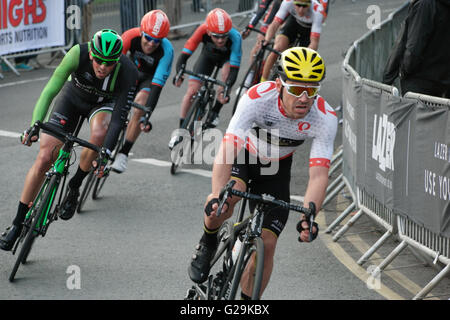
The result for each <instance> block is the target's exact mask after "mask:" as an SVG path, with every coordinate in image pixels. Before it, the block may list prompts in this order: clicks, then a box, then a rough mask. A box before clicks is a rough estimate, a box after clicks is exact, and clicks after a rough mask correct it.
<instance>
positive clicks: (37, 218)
mask: <svg viewBox="0 0 450 320" xmlns="http://www.w3.org/2000/svg"><path fill="white" fill-rule="evenodd" d="M43 188H46V189H45V191H44V192H43V193H42V192H39V194H42V197H41V198H40V199H36V200H35V201H37V202H39V203H38V204H37V205H36V206H35V207H34V209H33V211H34V212H32V213H31V215H30V217H29V218H28V219H31V223H30V226H29V227H27V226H26V223H25V226H24V228H26V229H25V231H23V234H22V235H21V238H22V239H23V238H25V240H24V241H23V244H22V247H21V248H20V251H19V255H18V256H17V259H16V262H15V264H14V267H13V270H12V271H11V274H10V275H9V281H10V282H13V281H14V278H15V276H16V273H17V270H18V269H19V266H20V264H21V263H22V264H25V263H26V260H27V258H28V255H29V254H30V252H31V248H32V246H33V243H34V241H35V239H36V237H37V236H38V235H39V229H40V228H41V227H42V226H43V224H45V223H46V221H44V220H45V215H46V214H48V213H49V212H50V210H51V207H52V204H53V200H54V196H55V194H56V191H57V189H58V177H57V176H56V175H54V176H52V177H51V178H50V181H49V182H48V184H47V185H45V184H44V186H43ZM19 241H20V240H19Z"/></svg>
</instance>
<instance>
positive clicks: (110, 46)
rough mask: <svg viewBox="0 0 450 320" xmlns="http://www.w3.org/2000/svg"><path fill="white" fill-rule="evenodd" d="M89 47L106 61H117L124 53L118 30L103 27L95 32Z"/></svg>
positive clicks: (96, 55)
mask: <svg viewBox="0 0 450 320" xmlns="http://www.w3.org/2000/svg"><path fill="white" fill-rule="evenodd" d="M89 47H90V50H91V53H92V55H94V56H95V57H97V58H100V59H102V60H105V61H117V60H119V58H120V55H121V54H122V47H123V42H122V38H121V37H120V35H119V34H118V33H117V32H116V31H114V30H111V29H103V30H100V31H98V32H96V33H95V34H94V36H93V37H92V40H91V42H90V43H89Z"/></svg>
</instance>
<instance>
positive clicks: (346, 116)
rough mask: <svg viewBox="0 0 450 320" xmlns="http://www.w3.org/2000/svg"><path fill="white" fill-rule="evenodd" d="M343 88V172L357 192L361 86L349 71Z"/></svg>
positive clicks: (346, 72) (344, 76)
mask: <svg viewBox="0 0 450 320" xmlns="http://www.w3.org/2000/svg"><path fill="white" fill-rule="evenodd" d="M343 79H344V86H343V91H342V92H343V96H342V101H343V130H342V132H343V139H342V147H343V163H342V172H343V174H344V176H345V177H346V178H347V180H348V182H349V183H350V185H351V188H352V190H354V191H356V156H357V134H356V133H357V132H356V129H357V128H356V124H357V117H358V115H359V114H360V111H359V106H360V93H361V84H359V83H357V82H356V79H355V78H354V77H353V76H352V75H351V73H349V72H348V71H347V70H344V75H343Z"/></svg>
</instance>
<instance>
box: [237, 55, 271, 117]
mask: <svg viewBox="0 0 450 320" xmlns="http://www.w3.org/2000/svg"><path fill="white" fill-rule="evenodd" d="M262 65H263V64H262V63H260V62H259V61H258V60H255V61H253V63H252V64H251V65H250V67H249V68H248V69H247V72H246V73H245V75H244V78H243V79H242V82H241V85H240V86H239V91H238V94H237V96H236V99H235V100H234V105H233V111H232V113H231V114H232V115H234V113H235V112H236V108H237V105H238V103H239V100H240V99H241V94H242V90H244V88H245V89H249V88H247V87H246V86H245V80H246V79H247V76H248V75H249V74H250V72H251V71H252V70H253V69H255V70H257V71H255V72H254V73H253V78H252V82H251V85H250V87H252V86H254V85H255V84H257V83H259V80H260V77H261V74H262V70H261V66H262ZM255 66H256V68H254V67H255Z"/></svg>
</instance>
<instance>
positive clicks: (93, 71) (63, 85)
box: [0, 29, 137, 251]
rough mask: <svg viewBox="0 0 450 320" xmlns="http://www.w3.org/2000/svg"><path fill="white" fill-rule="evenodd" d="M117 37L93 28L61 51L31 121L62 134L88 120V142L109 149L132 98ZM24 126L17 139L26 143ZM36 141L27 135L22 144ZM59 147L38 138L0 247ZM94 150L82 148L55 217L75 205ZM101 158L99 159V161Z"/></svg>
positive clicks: (9, 243) (6, 245) (9, 242)
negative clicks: (89, 37) (90, 35)
mask: <svg viewBox="0 0 450 320" xmlns="http://www.w3.org/2000/svg"><path fill="white" fill-rule="evenodd" d="M122 47H123V44H122V38H121V37H120V36H119V35H118V34H117V32H115V31H113V30H110V29H104V30H101V31H98V32H97V33H96V34H95V35H94V37H93V38H92V40H91V41H90V42H89V43H84V44H80V45H75V46H74V47H72V48H71V49H70V50H69V52H68V53H67V54H66V56H65V57H64V59H63V60H62V62H61V63H60V65H59V66H58V67H57V68H56V70H55V72H54V73H53V75H52V77H51V78H50V80H49V82H48V83H47V85H46V86H45V88H44V90H43V91H42V94H41V96H40V97H39V99H38V101H37V103H36V106H35V108H34V111H33V118H32V121H31V124H34V122H35V121H37V120H40V121H44V119H45V120H48V123H49V124H50V125H52V126H55V127H56V128H57V129H59V130H62V131H65V132H71V133H72V132H75V131H76V129H77V128H78V127H79V126H81V125H82V120H83V119H84V118H87V119H89V125H90V138H89V142H90V143H92V144H95V145H98V146H103V147H105V148H106V149H107V153H108V152H110V151H109V150H113V148H114V146H115V144H116V142H117V138H118V136H119V134H120V130H121V129H122V126H123V123H124V121H125V120H126V119H127V115H128V111H129V107H128V103H127V101H128V100H131V101H132V100H133V98H134V94H135V86H136V81H137V69H136V67H135V66H134V64H133V63H132V62H131V61H130V59H128V58H127V57H125V56H123V55H122ZM58 93H59V96H58V98H57V99H56V102H55V106H54V108H53V111H52V112H51V113H50V114H49V117H47V112H48V109H49V106H50V104H51V102H52V101H53V99H54V98H55V97H56V95H57V94H58ZM29 132H30V129H28V130H26V131H25V132H24V134H23V135H22V137H21V141H22V143H23V144H25V143H26V141H28V134H29ZM37 140H38V137H37V136H34V137H30V140H29V143H28V145H31V143H32V142H35V141H37ZM62 145H63V142H62V141H61V140H59V138H56V137H54V136H53V135H52V134H50V133H48V132H42V134H41V136H40V147H39V154H38V156H37V158H36V160H35V162H34V164H33V166H32V167H31V169H30V170H29V171H28V174H27V176H26V178H25V185H24V188H23V190H22V194H21V198H20V202H19V207H18V210H17V214H16V217H15V218H14V220H13V223H12V226H11V227H9V228H7V231H6V232H5V233H3V234H2V235H1V237H0V248H1V249H3V250H7V251H9V250H11V249H12V247H13V245H14V243H15V241H16V240H17V238H18V236H19V235H20V231H21V229H22V223H23V221H24V219H25V216H26V213H27V212H28V208H29V206H30V204H31V202H32V201H33V199H34V198H35V197H36V194H37V192H38V191H39V187H40V186H41V184H42V182H43V181H44V178H45V172H47V171H48V169H49V168H50V167H51V164H52V163H53V161H54V160H55V159H56V157H57V156H58V150H59V149H60V148H61V146H62ZM96 157H97V154H96V153H95V152H94V151H91V150H87V149H84V150H83V151H82V153H81V158H80V164H79V167H78V169H77V172H76V173H75V175H74V177H73V178H72V179H71V180H70V181H69V183H68V190H67V193H66V197H65V199H64V201H63V204H62V208H61V213H60V217H61V219H63V220H68V219H70V218H71V217H72V216H73V214H74V212H75V208H76V205H77V200H78V196H79V191H78V190H79V188H80V186H81V183H82V181H83V179H84V178H85V177H86V176H87V174H88V173H89V171H90V170H91V168H92V164H93V162H95V160H96ZM99 161H101V163H99ZM105 162H106V159H97V165H98V175H99V176H101V175H102V174H103V169H104V165H103V164H104V163H105Z"/></svg>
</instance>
